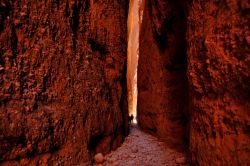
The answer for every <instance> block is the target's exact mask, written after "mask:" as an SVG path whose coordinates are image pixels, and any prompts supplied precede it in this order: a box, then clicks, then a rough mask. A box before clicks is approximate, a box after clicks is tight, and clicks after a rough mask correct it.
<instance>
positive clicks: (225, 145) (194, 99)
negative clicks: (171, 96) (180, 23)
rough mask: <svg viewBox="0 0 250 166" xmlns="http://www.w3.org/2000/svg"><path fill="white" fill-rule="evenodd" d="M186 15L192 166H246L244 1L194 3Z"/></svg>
mask: <svg viewBox="0 0 250 166" xmlns="http://www.w3.org/2000/svg"><path fill="white" fill-rule="evenodd" d="M189 13H190V14H189V18H188V33H187V39H188V45H189V46H188V61H189V66H188V78H189V85H190V95H189V96H190V101H191V104H190V112H191V129H190V130H191V133H190V152H191V157H192V158H191V159H192V163H195V164H196V165H249V164H250V158H249V156H250V126H249V124H250V96H249V94H250V86H249V85H250V72H249V69H250V47H249V45H250V40H249V39H250V31H249V25H250V17H249V16H250V15H249V14H250V4H249V1H247V0H227V1H202V0H194V1H193V3H192V5H191V6H190V9H189Z"/></svg>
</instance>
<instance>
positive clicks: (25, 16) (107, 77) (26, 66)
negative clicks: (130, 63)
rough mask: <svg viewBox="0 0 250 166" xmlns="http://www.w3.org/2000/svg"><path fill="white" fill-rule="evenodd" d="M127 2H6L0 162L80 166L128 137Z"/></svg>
mask: <svg viewBox="0 0 250 166" xmlns="http://www.w3.org/2000/svg"><path fill="white" fill-rule="evenodd" d="M127 6H128V5H127V1H126V0H119V1H117V0H114V1H108V0H101V1H93V0H85V1H84V0H76V1H73V0H63V1H61V0H60V1H59V0H42V1H40V0H39V1H28V0H24V1H19V0H12V1H9V0H1V1H0V45H1V48H0V162H4V163H2V164H7V165H8V164H12V165H13V164H28V165H37V164H38V165H39V164H45V165H47V164H53V165H54V164H56V163H59V164H60V163H61V164H66V165H75V164H79V163H84V162H88V161H89V160H90V158H91V155H92V152H95V151H97V152H98V151H100V152H104V153H105V152H107V151H109V150H110V149H113V148H115V147H117V146H118V145H119V144H120V143H121V142H122V140H123V137H124V133H125V131H127V129H126V126H125V125H124V124H125V123H124V120H125V119H126V118H125V117H126V116H127V112H125V111H126V109H124V110H123V108H125V107H126V97H124V96H123V95H124V94H126V92H125V90H123V89H122V86H121V85H122V84H126V83H125V82H126V79H125V77H126V72H124V69H125V68H124V67H125V59H126V49H127V45H126V41H127V39H126V37H127V35H126V33H127V28H126V27H127V26H126V24H127ZM6 161H8V162H6Z"/></svg>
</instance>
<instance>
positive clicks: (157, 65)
mask: <svg viewBox="0 0 250 166" xmlns="http://www.w3.org/2000/svg"><path fill="white" fill-rule="evenodd" d="M185 8H186V6H185V3H181V2H179V1H175V0H170V1H163V0H156V1H155V0H146V1H145V7H144V12H143V19H142V25H141V29H140V39H139V41H140V43H139V53H140V54H139V64H138V123H139V125H140V126H141V127H142V128H144V129H148V130H150V131H152V132H154V133H156V134H157V135H158V136H160V137H161V138H164V139H165V140H166V141H167V142H170V143H171V144H172V145H174V146H176V145H182V144H183V143H184V141H183V140H184V139H185V130H186V123H187V119H186V114H187V103H188V101H187V96H188V93H187V92H188V88H187V84H188V83H187V77H186V69H187V68H186V67H187V61H186V59H187V57H186V39H185V37H186V36H185V35H186V13H185V12H186V11H185Z"/></svg>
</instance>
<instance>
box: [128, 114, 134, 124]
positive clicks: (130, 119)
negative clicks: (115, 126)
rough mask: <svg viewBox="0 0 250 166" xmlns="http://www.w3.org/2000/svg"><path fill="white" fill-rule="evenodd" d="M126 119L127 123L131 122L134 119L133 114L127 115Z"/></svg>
mask: <svg viewBox="0 0 250 166" xmlns="http://www.w3.org/2000/svg"><path fill="white" fill-rule="evenodd" d="M128 120H129V124H132V123H133V120H134V115H133V114H131V115H130V116H128Z"/></svg>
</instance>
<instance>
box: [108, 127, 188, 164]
mask: <svg viewBox="0 0 250 166" xmlns="http://www.w3.org/2000/svg"><path fill="white" fill-rule="evenodd" d="M185 159H186V153H185V151H177V150H176V149H172V148H170V147H169V146H168V145H166V143H164V142H162V140H159V139H158V138H156V137H155V136H153V135H150V134H148V133H145V132H143V131H141V130H140V129H139V128H138V127H137V126H134V127H133V128H132V129H131V133H130V134H129V135H128V137H126V139H125V141H124V143H123V144H122V146H121V147H119V148H117V149H116V150H115V151H112V152H111V153H110V154H108V155H106V156H105V162H104V164H103V165H104V166H141V165H145V166H182V165H183V166H184V165H186V162H187V161H185Z"/></svg>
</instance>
